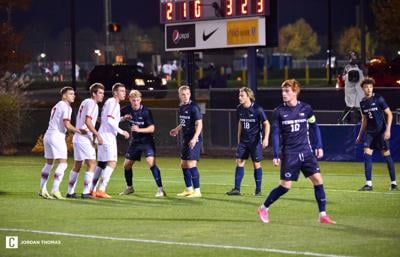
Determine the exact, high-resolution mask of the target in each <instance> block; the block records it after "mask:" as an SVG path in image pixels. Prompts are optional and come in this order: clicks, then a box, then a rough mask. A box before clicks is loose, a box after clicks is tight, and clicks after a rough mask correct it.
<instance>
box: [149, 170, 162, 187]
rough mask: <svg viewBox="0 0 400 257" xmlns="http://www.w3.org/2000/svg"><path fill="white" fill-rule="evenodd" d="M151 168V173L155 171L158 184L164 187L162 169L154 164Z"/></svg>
mask: <svg viewBox="0 0 400 257" xmlns="http://www.w3.org/2000/svg"><path fill="white" fill-rule="evenodd" d="M150 170H151V173H153V177H154V180H155V181H156V184H157V186H158V187H162V180H161V173H160V169H159V168H158V167H157V165H154V166H153V167H151V168H150Z"/></svg>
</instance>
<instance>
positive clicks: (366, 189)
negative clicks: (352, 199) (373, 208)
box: [358, 185, 373, 191]
mask: <svg viewBox="0 0 400 257" xmlns="http://www.w3.org/2000/svg"><path fill="white" fill-rule="evenodd" d="M372 190H373V188H372V186H368V185H364V186H363V187H362V188H360V189H358V191H372Z"/></svg>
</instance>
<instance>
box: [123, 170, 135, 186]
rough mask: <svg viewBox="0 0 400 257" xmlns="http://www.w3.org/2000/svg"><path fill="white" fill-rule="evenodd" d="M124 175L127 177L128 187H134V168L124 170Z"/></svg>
mask: <svg viewBox="0 0 400 257" xmlns="http://www.w3.org/2000/svg"><path fill="white" fill-rule="evenodd" d="M124 175H125V181H126V185H127V186H128V187H132V185H133V182H132V177H133V171H132V168H130V169H124Z"/></svg>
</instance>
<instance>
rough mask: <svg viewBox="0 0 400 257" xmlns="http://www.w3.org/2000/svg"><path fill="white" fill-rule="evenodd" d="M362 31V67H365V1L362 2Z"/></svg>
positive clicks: (361, 0)
mask: <svg viewBox="0 0 400 257" xmlns="http://www.w3.org/2000/svg"><path fill="white" fill-rule="evenodd" d="M360 31H361V65H365V61H366V49H365V33H366V31H365V0H360Z"/></svg>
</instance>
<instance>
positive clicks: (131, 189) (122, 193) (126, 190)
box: [119, 187, 135, 195]
mask: <svg viewBox="0 0 400 257" xmlns="http://www.w3.org/2000/svg"><path fill="white" fill-rule="evenodd" d="M134 192H135V189H133V187H126V188H125V190H124V191H122V192H121V193H119V195H129V194H133V193H134Z"/></svg>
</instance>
